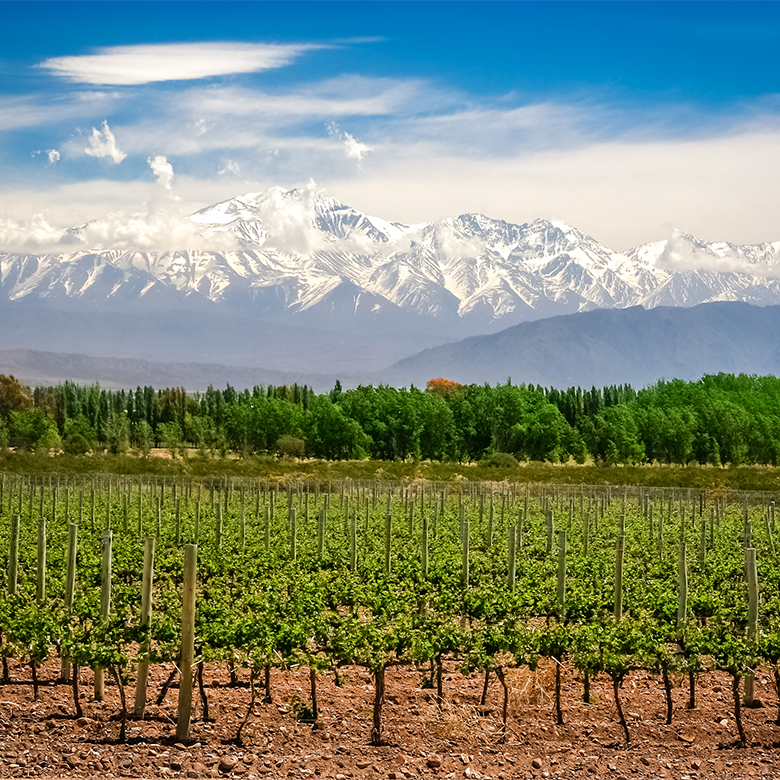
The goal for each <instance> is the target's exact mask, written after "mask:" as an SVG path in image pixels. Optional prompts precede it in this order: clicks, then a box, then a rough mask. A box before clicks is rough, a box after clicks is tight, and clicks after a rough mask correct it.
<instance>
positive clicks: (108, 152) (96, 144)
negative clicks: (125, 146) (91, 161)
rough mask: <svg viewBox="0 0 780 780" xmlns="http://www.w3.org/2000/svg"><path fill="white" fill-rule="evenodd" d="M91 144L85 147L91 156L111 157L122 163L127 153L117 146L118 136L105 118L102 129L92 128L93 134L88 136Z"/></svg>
mask: <svg viewBox="0 0 780 780" xmlns="http://www.w3.org/2000/svg"><path fill="white" fill-rule="evenodd" d="M88 141H89V145H88V146H87V147H86V148H85V149H84V152H85V154H88V155H89V156H90V157H110V158H111V159H112V160H113V161H114V162H115V163H117V164H118V163H121V162H122V160H124V159H125V157H127V155H126V154H125V153H124V152H123V151H122V150H121V149H120V148H119V147H118V146H117V143H116V138H114V134H113V133H112V132H111V128H110V127H109V126H108V122H107V121H106V120H105V119H104V120H103V126H102V129H101V130H98V129H97V128H96V127H93V128H92V135H90V137H89V138H88Z"/></svg>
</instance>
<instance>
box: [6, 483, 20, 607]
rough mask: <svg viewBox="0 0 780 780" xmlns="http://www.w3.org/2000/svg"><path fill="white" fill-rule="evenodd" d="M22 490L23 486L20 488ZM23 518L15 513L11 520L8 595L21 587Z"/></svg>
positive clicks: (13, 593) (11, 594)
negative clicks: (20, 567)
mask: <svg viewBox="0 0 780 780" xmlns="http://www.w3.org/2000/svg"><path fill="white" fill-rule="evenodd" d="M19 490H20V492H21V487H20V488H19ZM21 524H22V518H21V517H19V515H15V516H14V518H13V519H12V520H11V550H10V557H9V561H8V588H7V590H8V595H9V596H15V595H16V591H17V590H18V588H19V531H20V527H21Z"/></svg>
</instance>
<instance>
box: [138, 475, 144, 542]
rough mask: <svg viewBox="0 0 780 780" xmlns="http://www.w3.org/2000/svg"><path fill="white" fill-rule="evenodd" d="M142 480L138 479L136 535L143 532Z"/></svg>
mask: <svg viewBox="0 0 780 780" xmlns="http://www.w3.org/2000/svg"><path fill="white" fill-rule="evenodd" d="M142 491H143V480H142V479H139V480H138V536H141V535H142V534H143V532H144V519H143V495H142Z"/></svg>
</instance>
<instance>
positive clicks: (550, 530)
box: [545, 509, 555, 553]
mask: <svg viewBox="0 0 780 780" xmlns="http://www.w3.org/2000/svg"><path fill="white" fill-rule="evenodd" d="M545 522H546V524H547V552H548V553H551V552H552V548H553V532H554V529H555V523H554V521H553V513H552V509H548V510H547V512H546V513H545Z"/></svg>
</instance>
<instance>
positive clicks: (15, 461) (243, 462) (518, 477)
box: [0, 450, 780, 490]
mask: <svg viewBox="0 0 780 780" xmlns="http://www.w3.org/2000/svg"><path fill="white" fill-rule="evenodd" d="M2 472H6V473H25V474H30V473H43V474H62V475H65V474H85V475H86V474H127V475H131V474H135V475H140V474H149V475H155V474H156V475H160V476H163V475H170V476H174V475H178V476H210V477H211V476H213V477H221V476H236V477H239V476H244V477H273V476H284V475H285V474H297V475H301V476H307V475H308V476H311V477H312V478H319V479H342V478H344V477H351V478H352V479H383V480H401V481H403V480H412V479H428V480H434V481H450V480H457V479H466V480H469V481H490V482H503V481H505V480H506V481H509V482H530V483H540V484H572V485H645V486H648V487H691V488H706V489H724V490H777V489H778V488H780V470H779V469H777V468H774V467H771V466H740V467H737V468H729V467H725V468H715V467H712V466H699V465H689V466H659V465H644V466H596V465H593V464H592V463H591V464H585V465H577V464H575V463H569V464H551V463H539V462H531V463H521V464H520V465H518V466H515V467H511V468H504V467H491V466H486V465H480V464H477V463H439V462H430V461H421V462H413V461H405V462H401V461H376V460H350V461H324V460H289V459H280V458H273V457H249V458H235V457H228V458H206V459H204V458H201V457H198V456H196V455H195V454H194V451H193V454H192V456H190V457H187V458H184V459H183V458H181V457H177V458H175V459H173V458H171V457H170V455H169V454H168V453H167V451H165V450H155V451H153V453H152V456H151V457H149V458H141V457H137V456H135V455H108V454H106V455H97V456H82V457H70V456H67V455H57V456H55V457H46V456H39V455H29V454H22V453H11V454H10V455H6V456H5V457H1V456H0V473H2Z"/></svg>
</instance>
